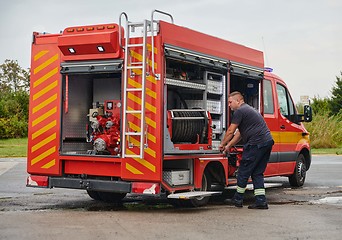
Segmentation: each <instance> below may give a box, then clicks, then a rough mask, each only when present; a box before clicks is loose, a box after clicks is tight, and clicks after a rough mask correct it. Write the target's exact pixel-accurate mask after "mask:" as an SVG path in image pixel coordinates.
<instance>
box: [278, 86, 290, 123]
mask: <svg viewBox="0 0 342 240" xmlns="http://www.w3.org/2000/svg"><path fill="white" fill-rule="evenodd" d="M277 94H278V102H279V107H280V113H281V114H282V115H283V116H284V117H288V115H289V109H288V107H287V97H286V89H285V87H284V86H282V85H279V84H277Z"/></svg>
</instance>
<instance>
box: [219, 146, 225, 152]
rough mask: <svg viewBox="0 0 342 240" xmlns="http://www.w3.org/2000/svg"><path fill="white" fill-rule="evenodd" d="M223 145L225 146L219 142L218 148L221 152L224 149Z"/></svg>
mask: <svg viewBox="0 0 342 240" xmlns="http://www.w3.org/2000/svg"><path fill="white" fill-rule="evenodd" d="M224 147H225V146H223V145H222V144H220V145H219V150H220V151H221V152H223V151H224Z"/></svg>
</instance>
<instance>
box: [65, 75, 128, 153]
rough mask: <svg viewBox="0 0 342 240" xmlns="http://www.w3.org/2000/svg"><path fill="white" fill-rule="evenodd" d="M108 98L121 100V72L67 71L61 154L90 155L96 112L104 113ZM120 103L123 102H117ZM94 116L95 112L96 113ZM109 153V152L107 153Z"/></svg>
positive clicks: (116, 101)
mask: <svg viewBox="0 0 342 240" xmlns="http://www.w3.org/2000/svg"><path fill="white" fill-rule="evenodd" d="M107 100H114V101H112V104H113V102H114V104H115V103H119V102H120V100H121V72H120V71H115V72H113V71H110V72H91V73H89V72H79V73H70V74H65V75H63V100H62V101H63V102H62V109H63V111H62V126H61V127H62V140H61V154H70V155H88V154H90V153H91V151H92V150H93V143H92V142H91V141H90V139H89V137H90V134H91V132H90V131H91V127H90V125H91V122H90V121H89V120H90V119H91V118H92V116H91V115H92V114H93V113H94V112H98V114H104V113H103V108H104V104H105V102H106V101H107ZM117 105H118V107H120V105H121V104H120V105H119V104H117ZM93 116H94V115H93ZM103 154H108V153H103Z"/></svg>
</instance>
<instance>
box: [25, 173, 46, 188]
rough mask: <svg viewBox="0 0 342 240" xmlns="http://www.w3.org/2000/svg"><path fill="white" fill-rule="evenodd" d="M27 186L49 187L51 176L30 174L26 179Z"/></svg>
mask: <svg viewBox="0 0 342 240" xmlns="http://www.w3.org/2000/svg"><path fill="white" fill-rule="evenodd" d="M26 186H27V187H48V186H49V178H48V177H47V176H36V175H30V176H28V177H27V181H26Z"/></svg>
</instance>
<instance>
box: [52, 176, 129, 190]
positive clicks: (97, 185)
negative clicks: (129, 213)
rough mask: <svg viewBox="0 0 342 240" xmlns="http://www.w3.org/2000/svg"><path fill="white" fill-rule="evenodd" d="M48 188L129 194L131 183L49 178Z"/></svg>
mask: <svg viewBox="0 0 342 240" xmlns="http://www.w3.org/2000/svg"><path fill="white" fill-rule="evenodd" d="M49 187H50V188H53V187H55V188H73V189H85V190H91V191H103V192H118V193H130V192H131V183H130V182H122V181H105V180H97V179H82V178H63V177H50V178H49Z"/></svg>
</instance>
